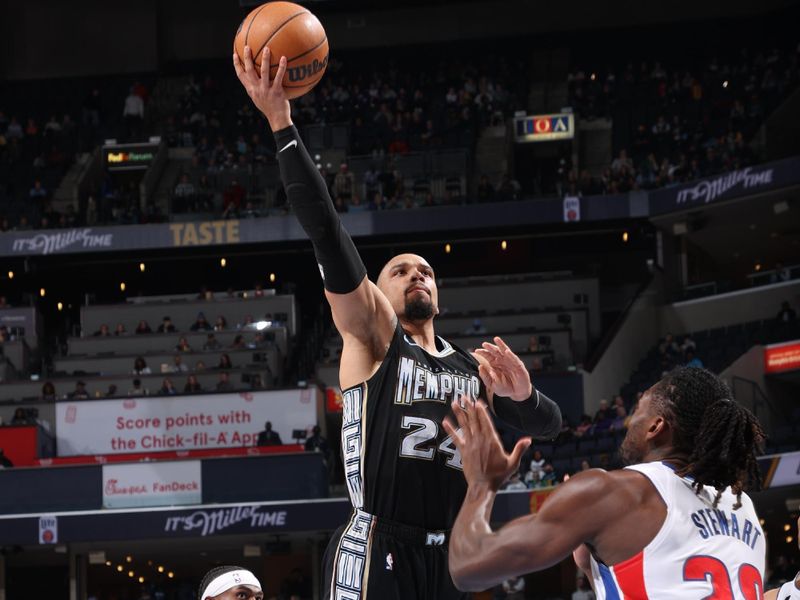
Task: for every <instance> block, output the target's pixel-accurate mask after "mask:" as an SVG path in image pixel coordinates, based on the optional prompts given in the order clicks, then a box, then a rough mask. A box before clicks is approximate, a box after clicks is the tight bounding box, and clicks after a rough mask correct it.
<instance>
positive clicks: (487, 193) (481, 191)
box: [477, 175, 494, 202]
mask: <svg viewBox="0 0 800 600" xmlns="http://www.w3.org/2000/svg"><path fill="white" fill-rule="evenodd" d="M477 198H478V202H491V201H492V200H494V188H493V187H492V184H491V183H490V182H489V177H487V176H486V175H481V178H480V181H479V182H478V191H477Z"/></svg>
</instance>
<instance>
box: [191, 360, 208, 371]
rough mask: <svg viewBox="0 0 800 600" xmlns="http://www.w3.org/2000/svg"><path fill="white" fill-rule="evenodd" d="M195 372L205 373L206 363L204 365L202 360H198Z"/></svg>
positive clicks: (195, 364)
mask: <svg viewBox="0 0 800 600" xmlns="http://www.w3.org/2000/svg"><path fill="white" fill-rule="evenodd" d="M194 370H195V371H198V372H199V371H205V370H206V363H204V362H203V361H202V360H198V361H197V362H196V363H194Z"/></svg>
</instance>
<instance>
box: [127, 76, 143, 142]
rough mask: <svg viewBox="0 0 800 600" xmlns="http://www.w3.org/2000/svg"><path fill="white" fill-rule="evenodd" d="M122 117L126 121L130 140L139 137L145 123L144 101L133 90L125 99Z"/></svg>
mask: <svg viewBox="0 0 800 600" xmlns="http://www.w3.org/2000/svg"><path fill="white" fill-rule="evenodd" d="M122 116H123V118H124V119H125V135H126V137H127V138H128V140H131V139H132V138H135V137H137V136H139V135H140V133H141V130H142V124H143V123H144V100H142V97H141V96H138V95H137V94H136V93H135V92H134V89H133V88H131V89H130V93H129V94H128V96H127V97H126V98H125V106H124V107H123V109H122Z"/></svg>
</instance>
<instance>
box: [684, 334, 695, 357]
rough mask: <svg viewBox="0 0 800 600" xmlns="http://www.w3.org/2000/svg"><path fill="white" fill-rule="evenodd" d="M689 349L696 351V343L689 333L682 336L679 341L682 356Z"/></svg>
mask: <svg viewBox="0 0 800 600" xmlns="http://www.w3.org/2000/svg"><path fill="white" fill-rule="evenodd" d="M689 350H692V351H693V352H696V351H697V344H696V343H695V341H694V340H693V339H692V336H691V334H686V335H685V336H684V337H683V340H682V341H681V352H683V355H684V357H685V356H686V353H687V352H688V351H689Z"/></svg>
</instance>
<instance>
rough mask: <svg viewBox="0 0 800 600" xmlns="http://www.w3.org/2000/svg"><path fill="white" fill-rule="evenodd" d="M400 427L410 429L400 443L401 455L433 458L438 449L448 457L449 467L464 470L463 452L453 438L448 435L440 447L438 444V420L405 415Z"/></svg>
mask: <svg viewBox="0 0 800 600" xmlns="http://www.w3.org/2000/svg"><path fill="white" fill-rule="evenodd" d="M400 427H401V428H402V429H408V430H410V431H409V433H407V434H406V435H405V436H404V437H403V441H402V443H401V444H400V456H405V457H407V458H421V459H423V460H433V457H434V455H435V454H436V451H437V450H438V451H439V452H441V453H442V454H444V455H445V456H447V457H448V458H447V462H446V463H445V464H446V465H447V466H448V467H453V468H454V469H459V470H463V468H464V467H463V466H462V465H461V453H460V452H459V451H458V448H456V446H455V444H454V443H453V438H451V437H450V436H447V437H446V438H445V439H444V440H442V443H441V444H439V446H438V447H437V446H436V438H437V437H439V424H438V423H436V421H432V420H431V419H426V418H425V417H413V416H410V415H405V416H404V417H403V421H402V423H401V424H400Z"/></svg>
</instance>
